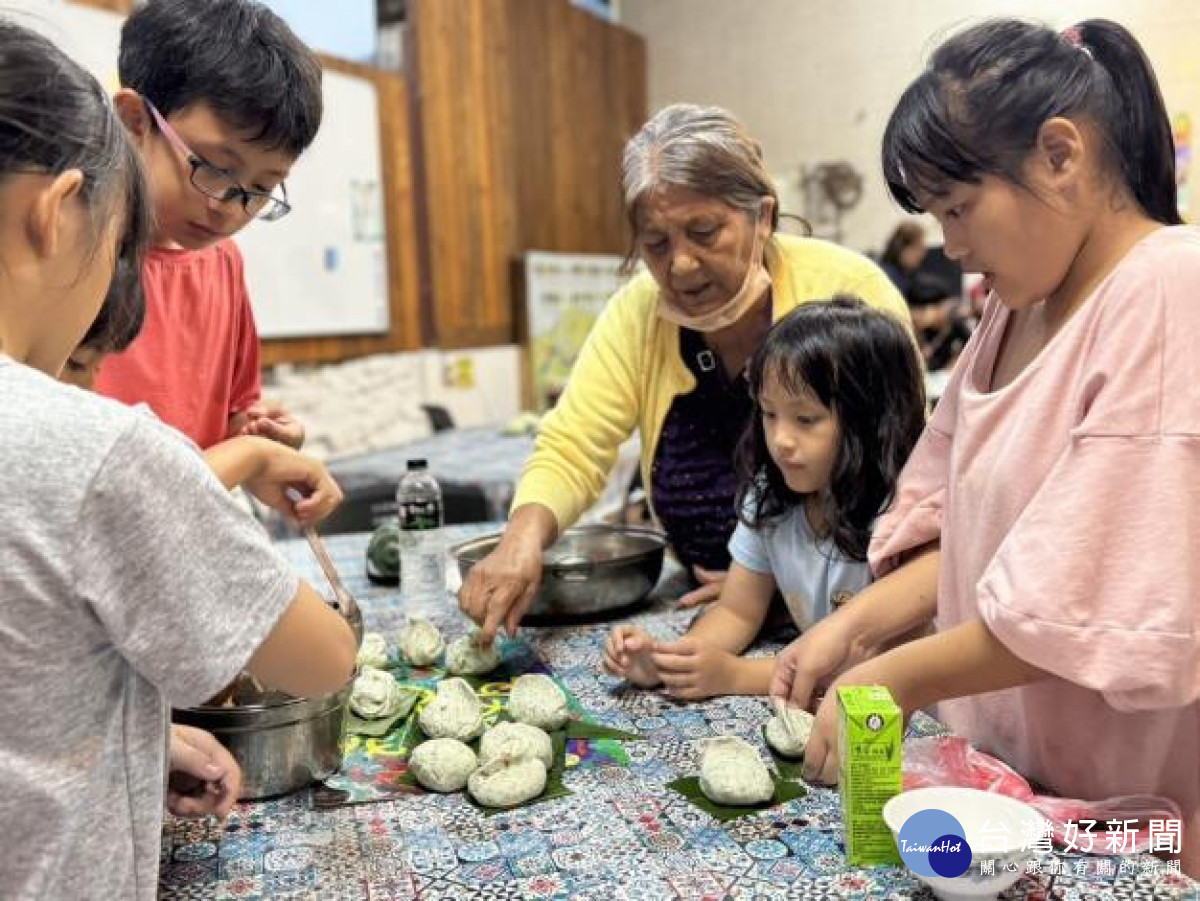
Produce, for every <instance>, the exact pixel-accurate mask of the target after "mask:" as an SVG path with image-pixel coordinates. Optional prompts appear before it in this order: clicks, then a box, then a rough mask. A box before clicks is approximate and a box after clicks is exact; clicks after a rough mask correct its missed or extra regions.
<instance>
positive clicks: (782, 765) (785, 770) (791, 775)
mask: <svg viewBox="0 0 1200 901" xmlns="http://www.w3.org/2000/svg"><path fill="white" fill-rule="evenodd" d="M762 733H763V746H764V747H766V749H767V753H768V754H770V755H771V762H772V763H774V764H775V772H777V773H779V775H780V776H782V777H783V778H784V779H803V778H804V775H803V773H802V772H801V771H802V770H803V769H804V758H803V757H785V756H784V755H782V754H780V753H779V752H778V751H776V750H775V749H774V748H773V747H771V743H770V742H769V741H767V727H766V726H763V728H762Z"/></svg>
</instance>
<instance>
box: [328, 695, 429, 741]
mask: <svg viewBox="0 0 1200 901" xmlns="http://www.w3.org/2000/svg"><path fill="white" fill-rule="evenodd" d="M400 691H401V693H402V694H403V695H405V697H404V699H403V701H402V702H401V704H400V709H399V710H397V711H396V712H395V713H394V714H392V715H391V716H386V717H383V718H382V719H377V720H368V719H364V718H363V717H361V716H359V715H358V714H356V713H354V711H352V710H350V709H349V708H347V710H346V718H345V720H344V721H343V725H342V729H343V731H345V732H353V733H356V734H358V735H367V736H370V737H371V738H382V737H383V736H385V735H387V734H388V733H389V732H391V731H392V729H393V728H394V727H395V725H396V724H397V723H398V722H400V721H401V720H406V719H408V717H409V716H410V715H411V714H412V712H413V706H414V705H415V704H416V701H417V693H416V692H415V691H411V690H409V689H406V688H401V689H400Z"/></svg>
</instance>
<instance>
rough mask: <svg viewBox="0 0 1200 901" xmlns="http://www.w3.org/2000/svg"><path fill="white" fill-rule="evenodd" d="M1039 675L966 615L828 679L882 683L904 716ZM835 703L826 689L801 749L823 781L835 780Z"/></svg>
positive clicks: (811, 772)
mask: <svg viewBox="0 0 1200 901" xmlns="http://www.w3.org/2000/svg"><path fill="white" fill-rule="evenodd" d="M1045 677H1046V673H1045V671H1043V670H1041V669H1039V668H1038V667H1036V666H1033V665H1032V664H1030V663H1027V662H1026V661H1024V660H1022V659H1021V658H1020V657H1018V656H1017V655H1016V654H1014V653H1012V651H1010V650H1009V649H1008V648H1007V647H1006V646H1005V645H1004V643H1003V642H1001V641H1000V640H999V639H998V638H996V636H995V635H993V634H992V632H991V630H990V629H988V628H987V626H986V625H984V623H983V621H982V620H972V621H971V622H967V623H963V624H962V625H960V626H955V627H954V628H953V629H949V630H947V631H945V632H939V633H938V634H937V635H931V636H929V637H928V638H922V639H919V640H917V641H912V642H909V643H908V644H903V645H901V646H899V647H897V648H895V649H893V650H891V651H888V652H887V653H886V654H882V655H880V656H879V657H875V658H873V659H871V660H867V661H865V662H863V663H861V664H859V665H858V666H856V667H854V668H853V669H851V670H848V671H847V672H846V673H844V674H843V675H842V676H841V677H839V678H838V680H837V681H836V682H835V683H834V685H835V686H842V685H885V686H887V687H888V689H890V691H891V693H892V697H893V699H894V700H895V701H896V704H897V705H898V706H899V707H900V709H901V710H903V711H904V714H905V716H908V715H909V714H911V713H912V712H913V711H915V710H919V709H921V708H922V707H927V706H929V705H930V704H935V703H937V702H938V701H946V700H949V699H951V698H961V697H966V696H968V695H977V694H985V693H987V692H990V691H1001V690H1003V689H1006V688H1015V687H1017V686H1019V685H1028V684H1030V683H1032V682H1037V681H1039V680H1041V679H1044V678H1045ZM835 708H836V700H835V692H833V691H831V692H830V693H829V694H828V695H826V696H825V700H824V701H822V702H821V706H820V708H819V709H818V710H817V722H816V725H815V726H814V728H813V733H812V737H811V738H810V739H809V743H808V748H807V749H806V750H805V754H804V771H805V775H806V776H808V777H810V778H816V779H820V780H821V781H823V782H826V783H829V784H833V783H834V782H836V781H837V768H838V746H837V730H836V728H835V720H836V716H835Z"/></svg>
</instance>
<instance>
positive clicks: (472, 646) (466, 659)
mask: <svg viewBox="0 0 1200 901" xmlns="http://www.w3.org/2000/svg"><path fill="white" fill-rule="evenodd" d="M499 665H500V648H499V646H498V645H497V644H496V642H492V644H491V646H490V647H486V648H485V647H483V646H482V645H481V644H480V643H479V630H478V629H472V630H471V633H470V634H469V635H464V636H463V637H462V638H458V639H455V640H454V641H452V642H450V647H449V648H447V649H446V669H447V670H449V671H450V672H452V673H454V675H456V676H482V675H483V674H484V673H490V672H491V671H492V670H494V669H495V668H496V667H497V666H499Z"/></svg>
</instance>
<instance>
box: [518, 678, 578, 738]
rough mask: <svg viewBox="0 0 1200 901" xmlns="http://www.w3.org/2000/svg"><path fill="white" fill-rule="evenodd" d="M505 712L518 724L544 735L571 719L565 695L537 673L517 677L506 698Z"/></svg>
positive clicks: (550, 681) (553, 683)
mask: <svg viewBox="0 0 1200 901" xmlns="http://www.w3.org/2000/svg"><path fill="white" fill-rule="evenodd" d="M508 712H509V715H510V716H512V718H513V719H514V720H516V721H517V722H519V723H525V724H527V725H530V726H537V727H538V728H539V729H545V730H546V731H547V732H553V731H554V730H555V729H560V728H562V726H563V724H564V723H566V721H567V720H568V719H569V718H570V716H571V709H570V707H568V706H567V696H566V695H565V694H564V693H563V690H562V689H561V688H559V687H558V683H557V682H555V681H554V680H553V679H551V678H550V677H549V676H546V675H542V674H540V673H530V674H528V675H524V676H519V677H518V678H517V681H516V682H514V683H513V686H512V691H511V692H510V693H509V696H508Z"/></svg>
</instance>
